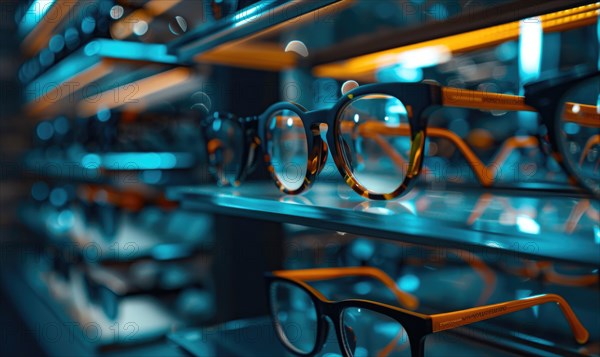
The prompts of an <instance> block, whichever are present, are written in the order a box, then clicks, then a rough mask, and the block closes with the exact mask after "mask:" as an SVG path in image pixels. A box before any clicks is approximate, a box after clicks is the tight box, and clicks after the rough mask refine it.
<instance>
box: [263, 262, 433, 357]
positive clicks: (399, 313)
mask: <svg viewBox="0 0 600 357" xmlns="http://www.w3.org/2000/svg"><path fill="white" fill-rule="evenodd" d="M265 279H266V282H267V284H266V287H267V296H268V297H269V298H268V299H267V300H268V301H269V310H270V311H271V314H272V315H273V313H274V310H273V306H272V301H271V300H272V299H271V298H270V296H271V286H272V284H273V283H275V282H281V283H286V284H292V285H294V286H296V287H298V288H299V289H302V290H303V291H304V292H306V294H307V295H308V296H310V298H311V300H312V302H313V305H314V306H315V309H316V312H317V339H316V343H315V347H314V348H313V350H312V351H310V352H308V353H302V352H300V351H299V350H294V349H293V348H292V347H291V346H290V345H289V344H288V343H285V342H284V343H283V345H284V346H285V348H286V349H287V350H289V351H290V352H292V353H294V354H296V355H301V356H314V355H316V354H317V353H319V351H321V349H322V348H323V345H324V344H325V342H326V339H327V334H328V333H329V328H328V324H327V320H325V317H329V319H330V320H331V321H332V322H333V325H334V329H335V333H336V336H337V340H338V344H339V348H340V351H341V352H342V354H343V355H344V356H347V357H349V356H352V353H351V352H350V351H349V349H348V346H346V342H345V341H346V338H345V336H344V335H343V332H342V331H344V328H343V326H342V323H343V322H342V313H343V311H344V310H345V309H347V308H353V307H355V308H363V309H367V310H370V311H374V312H377V313H379V314H382V315H385V316H388V317H390V318H392V319H395V320H396V321H398V323H400V325H402V327H403V328H404V330H405V331H406V334H407V336H408V340H409V343H410V349H411V355H412V356H413V357H423V356H424V353H425V338H426V337H427V335H429V334H431V333H433V328H432V323H431V317H430V316H427V315H424V314H420V313H418V312H414V311H410V310H406V309H402V308H400V307H393V306H389V305H386V304H382V303H378V302H376V301H369V300H362V299H348V300H341V301H328V300H326V299H325V297H323V296H322V294H321V293H320V292H319V291H318V290H316V289H314V288H312V287H311V286H310V285H308V284H306V283H304V282H301V281H296V280H289V279H286V278H281V277H277V276H275V275H274V274H272V273H265ZM273 321H274V323H277V321H278V320H277V319H276V318H275V316H274V315H273ZM275 331H276V333H277V335H278V338H279V339H280V340H281V341H282V342H283V341H286V340H287V337H285V336H283V335H282V333H281V329H279V328H275Z"/></svg>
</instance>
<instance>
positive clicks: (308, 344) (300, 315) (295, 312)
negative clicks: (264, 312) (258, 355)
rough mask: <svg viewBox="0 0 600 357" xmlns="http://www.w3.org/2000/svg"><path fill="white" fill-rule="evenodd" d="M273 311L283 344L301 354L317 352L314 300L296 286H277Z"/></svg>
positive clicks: (272, 291)
mask: <svg viewBox="0 0 600 357" xmlns="http://www.w3.org/2000/svg"><path fill="white" fill-rule="evenodd" d="M271 307H272V309H273V311H272V313H273V319H274V322H275V328H276V330H277V334H278V335H279V338H280V339H281V341H282V342H283V343H284V344H285V345H287V346H288V347H289V348H291V349H292V350H293V351H295V352H297V353H302V354H307V353H310V352H311V351H313V350H314V348H315V345H316V344H317V309H316V307H315V304H314V303H313V301H312V299H311V297H310V296H309V295H308V294H307V293H306V292H305V291H304V290H302V289H301V288H299V287H298V286H296V285H294V284H290V283H285V282H274V283H273V284H272V285H271Z"/></svg>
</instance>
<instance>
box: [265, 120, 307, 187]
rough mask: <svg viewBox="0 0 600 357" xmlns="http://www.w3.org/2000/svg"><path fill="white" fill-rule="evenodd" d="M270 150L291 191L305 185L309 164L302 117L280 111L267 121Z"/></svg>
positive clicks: (275, 167) (283, 182) (276, 172)
mask: <svg viewBox="0 0 600 357" xmlns="http://www.w3.org/2000/svg"><path fill="white" fill-rule="evenodd" d="M267 135H268V136H269V140H268V147H267V150H268V153H269V155H270V156H271V164H272V165H273V169H274V170H275V176H277V179H278V180H279V181H280V182H281V184H282V185H283V186H284V187H285V188H286V189H288V190H297V189H299V188H300V187H301V186H302V183H303V182H304V178H305V177H306V170H307V167H308V144H307V142H306V132H305V131H304V125H303V124H302V120H301V119H300V116H299V115H298V114H297V113H295V112H293V111H291V110H287V109H286V110H279V111H277V112H275V113H273V115H272V116H271V117H270V118H269V120H268V121H267Z"/></svg>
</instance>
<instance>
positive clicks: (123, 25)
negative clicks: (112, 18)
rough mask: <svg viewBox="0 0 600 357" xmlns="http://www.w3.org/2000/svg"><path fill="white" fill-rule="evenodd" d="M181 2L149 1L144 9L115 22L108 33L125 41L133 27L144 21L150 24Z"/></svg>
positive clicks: (166, 0) (172, 0)
mask: <svg viewBox="0 0 600 357" xmlns="http://www.w3.org/2000/svg"><path fill="white" fill-rule="evenodd" d="M180 2H181V0H152V1H149V2H148V3H147V4H146V5H145V6H144V8H142V9H139V10H136V11H134V12H132V13H131V14H129V15H127V16H126V17H124V18H122V19H120V20H119V21H117V22H115V23H114V24H112V26H111V31H110V33H111V34H112V35H113V36H114V37H115V39H117V40H122V39H125V38H127V37H129V36H131V34H132V33H133V26H134V25H135V24H136V23H138V22H140V21H145V22H146V23H147V24H150V23H151V22H152V20H154V18H155V17H156V16H160V15H162V14H163V13H165V12H167V11H169V10H170V9H171V8H173V7H174V6H175V5H177V4H179V3H180Z"/></svg>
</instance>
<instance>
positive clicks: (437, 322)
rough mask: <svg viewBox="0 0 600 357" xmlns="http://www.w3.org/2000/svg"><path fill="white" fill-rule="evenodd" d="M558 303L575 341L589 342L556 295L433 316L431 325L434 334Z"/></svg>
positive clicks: (581, 328) (562, 300)
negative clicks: (533, 307)
mask: <svg viewBox="0 0 600 357" xmlns="http://www.w3.org/2000/svg"><path fill="white" fill-rule="evenodd" d="M550 302H553V303H556V304H558V306H559V307H560V309H561V310H562V312H563V314H564V316H565V318H566V319H567V322H568V323H569V326H570V327H571V330H572V331H573V335H574V336H575V340H577V342H578V343H580V344H584V343H586V342H587V341H588V338H589V336H590V334H589V332H588V331H587V330H586V329H585V327H583V325H582V324H581V322H579V320H578V319H577V316H575V313H574V312H573V310H572V309H571V307H570V306H569V304H568V303H567V301H566V300H565V299H563V298H562V297H560V296H558V295H555V294H543V295H537V296H532V297H528V298H525V299H521V300H514V301H508V302H503V303H499V304H493V305H487V306H480V307H474V308H471V309H466V310H460V311H454V312H447V313H443V314H435V315H431V324H432V328H433V332H440V331H444V330H449V329H453V328H456V327H459V326H464V325H469V324H472V323H475V322H479V321H484V320H489V319H492V318H495V317H499V316H503V315H507V314H510V313H513V312H516V311H520V310H524V309H527V308H530V307H532V306H537V305H542V304H546V303H550Z"/></svg>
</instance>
